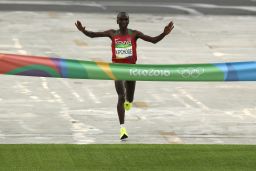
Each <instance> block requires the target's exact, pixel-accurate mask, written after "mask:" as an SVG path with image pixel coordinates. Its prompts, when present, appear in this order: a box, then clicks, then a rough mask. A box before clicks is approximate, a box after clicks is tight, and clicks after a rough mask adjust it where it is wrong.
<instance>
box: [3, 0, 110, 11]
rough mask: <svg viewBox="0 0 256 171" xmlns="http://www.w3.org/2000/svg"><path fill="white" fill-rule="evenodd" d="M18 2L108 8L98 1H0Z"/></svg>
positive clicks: (18, 3) (19, 3)
mask: <svg viewBox="0 0 256 171" xmlns="http://www.w3.org/2000/svg"><path fill="white" fill-rule="evenodd" d="M6 3H8V4H17V5H24V4H29V5H62V6H70V5H79V6H88V7H97V8H101V9H103V10H105V9H106V8H105V7H104V6H103V5H101V4H98V3H96V2H76V1H66V2H65V1H0V4H6Z"/></svg>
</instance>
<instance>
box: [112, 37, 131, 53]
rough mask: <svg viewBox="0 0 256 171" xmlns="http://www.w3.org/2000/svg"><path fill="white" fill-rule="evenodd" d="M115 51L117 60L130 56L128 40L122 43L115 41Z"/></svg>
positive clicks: (129, 41) (129, 42)
mask: <svg viewBox="0 0 256 171" xmlns="http://www.w3.org/2000/svg"><path fill="white" fill-rule="evenodd" d="M115 51H116V57H117V58H127V57H131V56H132V41H131V40H130V39H128V40H125V41H122V40H119V39H115Z"/></svg>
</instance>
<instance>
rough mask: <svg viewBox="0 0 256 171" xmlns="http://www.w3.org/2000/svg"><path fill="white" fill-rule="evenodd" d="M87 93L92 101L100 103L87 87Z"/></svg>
mask: <svg viewBox="0 0 256 171" xmlns="http://www.w3.org/2000/svg"><path fill="white" fill-rule="evenodd" d="M86 90H87V92H88V94H89V96H90V97H91V98H92V100H93V101H94V102H95V103H101V102H100V101H99V99H98V98H97V97H96V96H95V95H94V94H93V92H92V91H91V90H90V89H89V88H88V87H87V89H86Z"/></svg>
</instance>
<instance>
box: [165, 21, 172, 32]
mask: <svg viewBox="0 0 256 171" xmlns="http://www.w3.org/2000/svg"><path fill="white" fill-rule="evenodd" d="M173 28H174V24H173V22H172V21H171V22H170V23H169V24H168V25H167V26H165V28H164V34H165V35H168V34H169V33H170V32H171V31H172V29H173Z"/></svg>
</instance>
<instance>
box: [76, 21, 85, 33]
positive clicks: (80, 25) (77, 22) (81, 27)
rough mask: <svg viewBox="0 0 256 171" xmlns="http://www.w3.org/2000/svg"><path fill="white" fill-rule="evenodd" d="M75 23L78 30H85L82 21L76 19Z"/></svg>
mask: <svg viewBox="0 0 256 171" xmlns="http://www.w3.org/2000/svg"><path fill="white" fill-rule="evenodd" d="M75 25H76V27H77V29H78V30H79V31H81V32H83V31H85V27H84V26H83V25H82V23H81V22H80V21H79V20H77V21H76V23H75Z"/></svg>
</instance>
